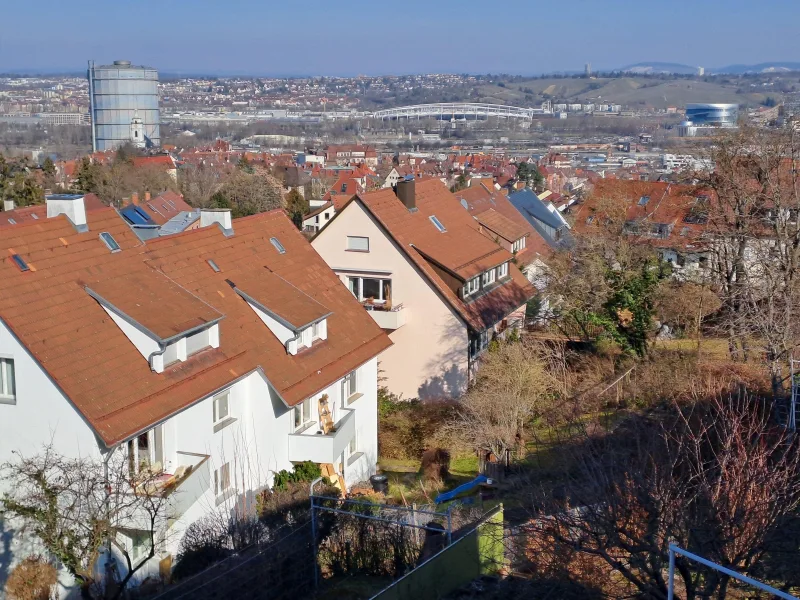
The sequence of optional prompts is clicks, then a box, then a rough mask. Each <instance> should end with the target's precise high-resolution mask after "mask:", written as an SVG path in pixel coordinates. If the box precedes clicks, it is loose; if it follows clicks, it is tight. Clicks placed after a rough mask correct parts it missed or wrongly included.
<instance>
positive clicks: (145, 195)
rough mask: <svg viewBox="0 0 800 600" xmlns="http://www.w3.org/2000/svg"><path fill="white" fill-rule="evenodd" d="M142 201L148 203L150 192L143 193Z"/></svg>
mask: <svg viewBox="0 0 800 600" xmlns="http://www.w3.org/2000/svg"><path fill="white" fill-rule="evenodd" d="M144 201H145V202H150V192H145V193H144Z"/></svg>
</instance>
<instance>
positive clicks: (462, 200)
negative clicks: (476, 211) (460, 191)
mask: <svg viewBox="0 0 800 600" xmlns="http://www.w3.org/2000/svg"><path fill="white" fill-rule="evenodd" d="M461 206H463V207H464V208H466V209H467V210H469V204H467V201H466V200H464V199H463V198H462V199H461Z"/></svg>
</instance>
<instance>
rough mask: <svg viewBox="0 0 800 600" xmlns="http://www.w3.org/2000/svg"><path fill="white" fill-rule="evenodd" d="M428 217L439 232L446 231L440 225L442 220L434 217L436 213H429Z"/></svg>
mask: <svg viewBox="0 0 800 600" xmlns="http://www.w3.org/2000/svg"><path fill="white" fill-rule="evenodd" d="M428 218H429V219H430V220H431V223H433V226H434V227H436V229H438V230H439V232H440V233H444V232H445V231H447V229H445V228H444V225H442V222H441V221H440V220H439V219H437V218H436V215H431V216H430V217H428Z"/></svg>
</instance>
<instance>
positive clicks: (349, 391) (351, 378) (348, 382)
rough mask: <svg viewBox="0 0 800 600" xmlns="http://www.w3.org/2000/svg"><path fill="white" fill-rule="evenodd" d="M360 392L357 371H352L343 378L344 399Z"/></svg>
mask: <svg viewBox="0 0 800 600" xmlns="http://www.w3.org/2000/svg"><path fill="white" fill-rule="evenodd" d="M357 393H358V377H357V376H356V371H352V372H350V373H349V374H348V375H346V376H345V378H344V379H342V399H343V400H344V399H347V398H350V397H351V396H354V395H355V394H357Z"/></svg>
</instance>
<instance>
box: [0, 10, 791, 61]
mask: <svg viewBox="0 0 800 600" xmlns="http://www.w3.org/2000/svg"><path fill="white" fill-rule="evenodd" d="M798 23H800V2H798V0H762V1H761V2H753V1H752V0H749V1H744V0H724V1H723V0H672V1H671V2H656V1H653V0H638V1H635V0H593V1H585V0H572V2H569V0H567V1H554V0H548V1H547V2H538V1H536V0H506V1H496V2H491V1H486V0H456V1H452V0H451V1H447V2H444V1H442V0H427V1H420V0H399V1H387V0H374V1H362V0H340V1H339V2H330V1H329V0H316V1H314V0H310V1H302V0H288V1H287V0H250V1H244V0H138V1H137V0H111V1H110V2H100V1H97V0H94V1H92V2H88V1H87V0H35V1H33V2H19V1H15V0H8V1H6V2H4V3H3V8H2V11H0V71H4V70H11V69H31V70H38V71H42V70H50V69H58V70H64V69H70V70H75V71H80V70H83V69H85V66H86V61H87V59H90V58H91V59H94V60H96V61H97V62H98V63H106V62H111V61H112V60H114V59H123V58H124V59H128V60H131V61H133V62H134V63H135V64H146V65H150V66H153V67H157V68H158V69H159V70H160V71H162V72H164V71H167V72H176V71H180V72H193V73H197V72H202V73H232V72H241V73H249V74H260V75H269V74H275V75H286V74H301V75H306V74H308V75H355V74H359V73H364V74H369V75H378V74H395V73H436V72H457V73H461V72H470V73H489V72H491V73H498V72H506V73H517V74H529V73H541V72H551V71H560V70H581V69H583V65H584V63H586V62H591V63H592V65H593V67H594V69H595V70H597V69H609V68H613V67H620V66H624V65H626V64H631V63H636V62H640V61H660V62H676V63H683V64H689V65H703V66H705V67H719V66H725V65H728V64H734V63H748V64H750V63H759V62H766V61H800V38H798V36H797V24H798Z"/></svg>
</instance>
